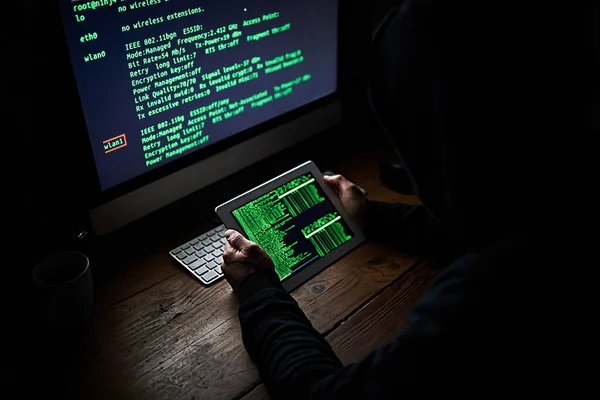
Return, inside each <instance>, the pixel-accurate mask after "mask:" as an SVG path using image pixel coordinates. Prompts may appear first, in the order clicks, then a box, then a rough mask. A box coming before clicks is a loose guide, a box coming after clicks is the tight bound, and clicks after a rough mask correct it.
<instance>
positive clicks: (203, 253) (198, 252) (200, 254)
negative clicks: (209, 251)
mask: <svg viewBox="0 0 600 400" xmlns="http://www.w3.org/2000/svg"><path fill="white" fill-rule="evenodd" d="M205 255H206V252H205V251H204V250H198V251H197V252H196V257H198V258H202V257H204V256H205Z"/></svg>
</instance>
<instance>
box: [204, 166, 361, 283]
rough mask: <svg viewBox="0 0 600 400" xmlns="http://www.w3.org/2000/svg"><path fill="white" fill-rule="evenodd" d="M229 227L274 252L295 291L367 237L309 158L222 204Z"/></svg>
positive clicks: (279, 272)
mask: <svg viewBox="0 0 600 400" xmlns="http://www.w3.org/2000/svg"><path fill="white" fill-rule="evenodd" d="M215 211H216V212H217V214H218V215H219V217H220V218H221V220H222V221H223V223H224V224H225V226H226V227H227V228H229V229H234V230H236V231H238V232H240V233H241V234H243V235H244V236H245V237H246V238H248V239H249V240H251V241H252V242H255V243H256V244H258V245H259V246H260V247H261V248H262V249H264V250H265V252H266V253H267V254H268V255H269V256H270V257H271V259H272V261H273V264H274V267H275V271H276V273H277V275H278V276H279V278H280V279H281V281H282V285H283V287H284V288H285V289H286V290H288V291H291V290H292V289H294V288H296V287H298V286H299V285H301V284H302V283H304V282H305V281H306V280H308V279H310V278H311V277H313V276H314V275H316V274H317V273H319V272H320V271H322V270H323V269H325V268H326V267H328V266H329V265H331V264H332V263H334V262H335V261H337V260H338V259H340V258H341V257H343V256H344V255H345V254H347V253H348V252H350V251H351V250H352V249H354V248H355V247H357V246H358V245H360V244H361V243H362V242H363V241H364V235H363V234H362V232H361V230H360V227H359V226H358V225H357V224H356V223H355V222H354V221H353V220H352V219H351V218H350V216H349V215H348V214H347V213H346V211H345V209H344V207H343V206H342V205H341V203H340V201H339V199H338V196H337V194H336V193H335V192H334V191H333V190H332V189H331V188H330V187H329V185H327V184H326V183H325V182H324V181H323V178H322V174H321V172H320V171H319V170H318V168H317V167H316V165H315V164H314V163H313V162H312V161H308V162H306V163H304V164H302V165H300V166H298V167H296V168H294V169H292V170H290V171H288V172H286V173H284V174H282V175H280V176H278V177H276V178H274V179H272V180H270V181H268V182H266V183H264V184H262V185H260V186H258V187H256V188H254V189H252V190H250V191H248V192H246V193H244V194H242V195H240V196H238V197H236V198H234V199H232V200H230V201H228V202H226V203H224V204H222V205H220V206H218V207H217V208H216V209H215Z"/></svg>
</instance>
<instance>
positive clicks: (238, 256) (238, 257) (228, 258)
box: [223, 242, 246, 264]
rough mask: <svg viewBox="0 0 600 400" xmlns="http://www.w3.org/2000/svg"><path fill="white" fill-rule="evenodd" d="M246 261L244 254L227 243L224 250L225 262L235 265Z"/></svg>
mask: <svg viewBox="0 0 600 400" xmlns="http://www.w3.org/2000/svg"><path fill="white" fill-rule="evenodd" d="M245 259H246V256H245V255H244V253H242V252H240V251H239V250H237V249H235V248H234V247H233V246H231V244H229V242H225V247H224V248H223V262H225V263H226V264H227V263H233V262H242V261H244V260H245Z"/></svg>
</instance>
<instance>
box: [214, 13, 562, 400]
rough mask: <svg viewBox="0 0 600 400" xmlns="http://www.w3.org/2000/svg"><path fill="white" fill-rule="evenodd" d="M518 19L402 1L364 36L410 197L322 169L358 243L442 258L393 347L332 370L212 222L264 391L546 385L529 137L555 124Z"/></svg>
mask: <svg viewBox="0 0 600 400" xmlns="http://www.w3.org/2000/svg"><path fill="white" fill-rule="evenodd" d="M448 3H451V4H448ZM520 12H523V14H520ZM530 16H531V15H529V14H526V13H525V12H524V10H518V12H517V11H515V9H514V8H510V7H506V5H505V4H502V5H498V6H496V7H491V6H489V5H488V6H487V8H484V7H483V6H480V7H477V6H473V5H472V4H471V3H469V5H465V4H462V5H461V4H457V3H456V2H434V1H423V2H418V1H406V2H404V4H403V5H402V6H401V7H400V8H398V9H397V10H394V11H393V12H391V13H390V14H389V15H388V16H387V17H386V18H385V20H384V21H383V23H382V24H381V25H380V27H379V28H378V30H377V32H376V34H375V36H374V40H373V56H372V64H373V71H371V74H370V76H371V77H372V79H371V81H370V83H369V97H370V102H371V105H372V109H373V112H374V114H375V116H376V117H377V119H378V121H379V123H380V125H381V128H382V130H383V131H384V132H385V134H386V135H388V137H389V139H390V141H391V143H392V144H393V145H394V147H395V149H396V150H397V152H398V155H399V157H400V158H401V160H402V163H403V165H404V167H405V169H406V170H407V171H408V172H409V174H410V178H411V179H412V182H413V184H414V187H415V190H416V193H417V194H418V196H419V198H420V200H421V203H422V204H420V205H406V204H386V203H381V202H377V201H373V200H370V199H368V198H366V197H365V196H364V195H363V194H362V193H361V191H360V190H359V189H358V188H357V186H356V185H354V184H353V183H351V182H349V181H348V180H347V179H345V178H344V177H343V176H340V175H337V176H332V177H326V178H325V179H326V182H327V183H328V184H330V185H331V186H332V187H333V188H334V189H335V191H336V192H337V193H338V195H339V198H340V200H341V202H342V204H343V205H344V207H345V208H346V210H347V211H348V212H349V214H350V215H351V216H352V217H353V218H355V219H356V220H357V222H359V223H360V224H361V226H362V227H363V229H364V231H365V234H366V235H367V237H368V238H370V239H372V240H385V241H386V242H389V243H396V244H401V245H402V246H404V247H405V248H406V249H407V251H411V252H414V253H418V254H423V255H425V256H430V257H434V258H436V259H439V260H443V261H444V262H445V263H446V264H447V265H446V266H445V268H444V269H443V270H442V271H441V272H440V273H439V274H438V276H437V277H436V280H435V282H434V283H433V284H432V286H431V287H430V288H429V289H428V291H427V292H426V293H425V295H424V296H423V297H422V299H421V300H420V301H419V302H418V304H417V305H416V306H415V307H414V308H413V310H412V311H411V315H410V318H409V321H408V324H407V326H406V328H405V329H403V330H402V331H401V332H399V333H398V335H397V336H396V338H395V340H394V341H392V342H391V343H389V344H386V345H384V346H381V347H379V348H377V349H376V350H374V351H373V352H372V353H371V354H370V355H368V356H367V357H366V358H365V359H363V360H362V361H360V362H357V363H353V364H350V365H342V363H341V362H340V360H339V359H338V358H337V357H336V355H335V353H334V352H333V351H332V349H331V347H330V346H329V344H328V343H327V341H326V340H325V339H324V338H323V336H322V335H320V334H319V333H318V332H317V331H315V330H314V329H313V327H312V326H311V324H310V322H309V320H308V319H307V318H306V316H305V315H304V313H303V312H302V310H301V309H300V308H299V306H298V304H297V303H296V302H295V300H294V299H293V298H292V297H291V296H290V295H289V294H288V293H287V292H286V291H285V290H284V289H283V288H282V287H281V284H280V282H279V279H278V277H277V275H276V274H275V272H274V269H273V263H272V261H271V259H270V258H269V256H268V255H267V254H266V253H265V252H264V251H263V250H262V249H261V248H260V247H258V246H257V245H256V244H254V243H252V242H250V241H248V240H247V239H245V238H244V237H243V236H242V235H241V234H240V233H239V232H236V231H232V230H229V231H227V232H226V234H225V235H226V237H227V242H226V245H225V250H224V255H223V260H224V261H223V265H222V270H223V272H224V273H225V277H226V279H227V281H228V282H229V283H230V284H231V286H232V288H233V290H234V292H235V293H236V295H237V297H238V298H239V301H240V309H239V319H240V323H241V329H242V337H243V341H244V345H245V347H246V349H247V351H248V353H249V355H250V357H251V358H252V360H253V362H254V363H255V364H256V366H257V367H258V370H259V373H260V377H261V379H262V380H263V382H264V383H265V385H266V387H267V389H268V391H269V393H270V395H271V396H272V397H273V398H285V399H321V398H322V399H347V398H352V399H355V398H369V399H379V398H389V397H394V398H397V397H401V395H409V394H411V395H412V394H418V395H419V397H426V396H427V395H430V394H434V393H436V394H437V393H443V394H444V395H447V396H452V395H460V396H465V395H477V396H485V397H489V396H491V395H494V396H499V395H511V396H512V395H514V394H515V393H519V394H526V393H531V394H539V393H540V391H541V390H542V389H543V388H552V387H553V386H554V382H552V381H548V380H547V379H550V378H549V376H550V375H547V374H546V373H547V372H548V370H549V369H551V368H552V366H553V365H554V364H553V363H552V360H553V359H552V354H553V350H551V349H550V347H548V346H551V347H555V346H554V345H553V344H552V343H556V342H553V341H552V340H550V339H549V338H550V337H551V333H552V331H553V327H552V324H550V323H549V320H548V319H546V317H547V313H546V312H543V310H544V308H543V304H545V302H546V298H545V296H546V295H547V294H548V293H547V291H546V290H544V289H545V288H544V287H543V285H541V284H540V283H539V282H538V281H537V280H536V276H541V275H542V274H544V271H549V265H548V264H544V261H542V259H543V258H544V257H541V255H543V254H544V252H546V251H548V247H538V242H540V240H539V239H540V238H541V237H546V236H548V231H547V228H548V225H547V224H546V223H542V222H545V221H547V220H548V214H547V211H548V207H544V205H545V203H547V202H546V201H545V200H544V199H545V196H547V195H548V192H547V191H546V190H545V188H546V189H547V187H545V186H544V185H545V184H546V182H545V179H542V178H543V176H542V174H541V171H542V170H544V168H547V166H548V164H544V163H546V162H547V161H548V158H547V157H546V155H547V154H546V153H545V148H544V141H543V140H542V138H547V136H548V135H550V132H551V126H552V123H553V122H552V114H551V113H550V114H548V111H549V109H545V110H544V107H543V105H544V103H545V102H546V101H548V98H546V97H544V96H545V94H546V93H547V90H545V91H544V90H543V91H540V90H539V89H540V88H542V87H544V85H545V84H547V82H548V81H546V80H545V77H544V78H543V79H542V76H541V75H540V74H542V72H543V71H542V69H540V68H541V67H543V66H544V63H546V62H547V61H548V59H547V57H545V53H544V50H543V48H542V46H539V45H537V44H539V43H540V42H539V41H538V39H540V37H541V36H540V35H539V32H537V31H536V29H535V26H532V25H531V21H532V20H531V19H528V17H530ZM555 84H556V85H558V84H559V82H558V80H555ZM556 215H558V213H557V212H554V214H553V217H552V218H551V219H553V220H555V216H556Z"/></svg>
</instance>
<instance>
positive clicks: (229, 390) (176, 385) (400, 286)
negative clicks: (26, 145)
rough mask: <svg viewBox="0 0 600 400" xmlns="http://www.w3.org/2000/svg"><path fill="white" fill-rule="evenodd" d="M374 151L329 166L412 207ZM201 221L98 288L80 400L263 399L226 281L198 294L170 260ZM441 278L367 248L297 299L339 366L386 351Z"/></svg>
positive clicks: (78, 383) (430, 268)
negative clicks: (380, 169) (386, 179)
mask: <svg viewBox="0 0 600 400" xmlns="http://www.w3.org/2000/svg"><path fill="white" fill-rule="evenodd" d="M383 154H385V152H381V151H379V150H375V151H371V152H370V153H369V152H366V153H365V151H364V149H361V153H356V154H354V155H353V156H347V157H344V158H343V159H339V160H337V161H335V162H334V163H333V164H332V166H333V167H334V169H335V170H336V171H337V172H341V173H343V174H344V175H346V176H347V177H348V178H349V179H351V180H353V181H355V182H357V183H358V184H360V185H362V186H363V187H365V188H366V189H367V190H368V192H369V194H370V196H371V197H372V198H374V199H378V200H385V201H405V202H416V201H417V200H416V199H415V198H414V197H408V196H402V195H399V194H396V193H393V192H390V191H388V190H387V189H385V188H384V187H383V186H382V185H381V184H380V183H379V181H378V179H377V166H378V164H377V163H378V161H379V159H380V157H381V156H382V155H383ZM211 224H212V225H214V223H212V222H210V221H205V222H204V223H203V224H200V226H196V227H192V228H190V230H189V231H182V232H177V233H176V234H174V235H172V236H174V237H171V238H170V239H168V240H165V241H163V242H162V243H161V242H160V241H159V244H158V245H152V246H148V247H146V248H145V249H144V250H142V251H136V253H135V254H133V255H131V256H130V257H129V258H125V259H124V260H123V261H122V265H119V266H116V267H115V268H114V270H115V272H114V273H112V274H110V275H109V276H108V277H105V278H103V279H102V280H100V281H99V282H98V283H97V284H96V300H95V301H96V303H95V311H94V315H93V321H92V326H91V329H90V332H89V335H88V336H87V337H86V338H85V343H84V344H83V345H82V348H81V353H79V356H78V358H77V362H76V363H75V364H73V367H72V369H71V370H70V371H69V372H68V373H69V374H70V375H69V376H70V377H69V378H68V379H67V380H68V381H69V385H72V389H73V390H74V393H75V396H76V397H77V398H86V399H111V400H116V399H131V398H136V399H233V398H236V399H239V398H243V399H259V398H267V397H268V395H267V393H266V390H265V388H264V386H263V385H262V384H261V383H260V380H259V377H258V373H257V370H256V368H255V367H254V365H253V364H252V362H251V361H250V359H249V357H248V355H247V353H246V351H245V349H244V347H243V344H242V340H241V335H240V327H239V322H238V316H237V309H238V303H237V300H236V298H235V297H234V296H233V293H232V291H231V289H230V287H229V285H228V284H227V282H225V281H224V280H222V281H221V282H219V283H217V284H215V285H213V286H211V287H204V286H203V285H202V284H200V283H199V282H198V281H197V280H196V279H194V278H192V277H191V276H190V275H189V274H188V273H187V272H186V271H185V270H184V269H182V268H181V267H179V266H178V265H177V264H176V263H174V262H173V261H172V260H171V259H170V257H169V255H168V250H169V249H170V248H172V247H174V246H175V245H177V244H179V243H180V242H182V241H183V240H186V239H189V238H191V237H194V236H195V235H198V234H200V233H201V232H202V231H204V230H205V229H207V228H210V227H211ZM437 271H438V269H437V268H436V267H435V266H434V265H432V264H431V263H429V262H424V261H422V260H419V259H418V258H416V257H414V256H410V255H407V254H402V253H399V252H396V251H394V250H393V249H390V248H387V247H385V246H383V245H380V244H376V243H371V242H367V243H365V244H364V245H363V246H361V247H359V248H358V249H356V250H355V251H353V252H352V253H351V254H349V255H348V256H346V257H345V258H344V259H342V260H341V261H339V262H337V263H336V264H334V265H332V266H331V267H330V268H328V269H326V270H325V271H323V272H322V273H320V274H319V275H318V276H316V277H315V278H313V279H312V280H310V281H309V282H307V283H306V284H305V285H303V286H302V287H300V288H298V289H297V290H295V291H294V292H293V296H294V298H295V299H296V300H297V301H298V303H299V304H300V306H301V307H302V309H303V310H304V311H305V312H306V314H307V316H308V317H309V319H310V320H311V322H312V323H313V325H314V327H315V328H316V329H317V330H318V331H320V332H322V333H323V334H324V335H325V336H326V338H327V340H328V341H329V342H330V343H331V344H332V346H333V348H334V349H335V351H336V353H337V354H338V355H339V357H340V358H341V359H342V361H343V362H345V363H349V362H353V361H358V360H360V359H361V358H362V357H364V356H365V355H366V354H368V353H369V352H370V351H371V350H372V349H374V348H375V347H376V346H378V345H381V344H384V343H386V342H388V341H390V340H391V339H392V338H393V337H394V335H395V333H396V332H397V330H398V329H400V328H401V327H402V326H403V325H404V324H405V323H406V319H407V316H408V313H409V310H410V309H411V307H412V306H413V304H414V303H415V302H416V301H417V300H418V299H419V298H420V296H421V295H422V294H423V292H424V290H425V289H426V287H427V286H428V284H429V283H430V282H431V280H432V278H433V277H434V276H435V275H436V273H437Z"/></svg>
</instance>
